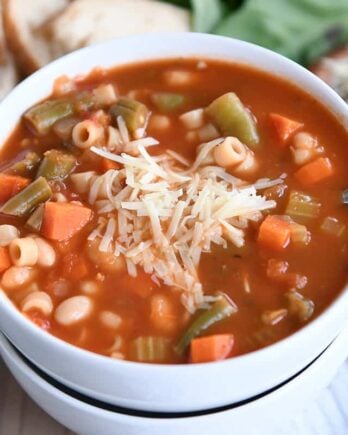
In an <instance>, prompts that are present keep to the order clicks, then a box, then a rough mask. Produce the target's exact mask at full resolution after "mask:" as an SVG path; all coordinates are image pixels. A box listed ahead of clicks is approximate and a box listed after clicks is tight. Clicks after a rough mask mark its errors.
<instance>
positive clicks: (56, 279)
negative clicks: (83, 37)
mask: <svg viewBox="0 0 348 435" xmlns="http://www.w3.org/2000/svg"><path fill="white" fill-rule="evenodd" d="M2 122H6V120H2ZM347 142H348V137H347V133H346V132H345V131H344V129H343V128H342V127H341V126H340V125H339V123H338V121H337V120H336V119H335V118H334V117H333V116H332V115H331V114H330V113H329V112H328V110H327V109H326V108H325V107H324V106H323V105H321V104H320V103H319V102H317V101H315V100H314V99H313V98H312V97H311V96H310V95H308V94H306V93H305V91H304V90H301V89H299V88H297V87H295V86H294V85H292V84H290V83H288V82H286V81H284V80H282V79H281V78H279V77H275V76H272V75H269V74H268V73H265V72H261V71H258V70H255V69H252V68H250V67H247V66H243V65H238V64H230V63H224V62H222V61H212V60H196V59H191V60H187V59H186V60H183V59H174V60H161V61H154V62H147V63H139V64H134V65H128V66H123V67H119V68H115V69H112V70H107V71H105V70H102V69H98V70H95V71H93V72H92V73H91V74H90V75H88V76H86V77H77V78H75V79H70V78H68V77H60V78H59V79H58V80H57V81H56V82H55V84H54V89H53V93H52V95H51V96H50V97H49V98H48V99H47V100H45V101H42V102H40V103H38V104H37V105H35V106H34V107H32V108H30V109H29V110H27V112H26V113H24V114H23V116H22V119H21V121H20V123H19V125H18V127H17V128H16V129H15V131H14V132H13V134H12V135H11V136H10V138H9V139H8V141H7V142H6V144H5V145H4V147H3V149H2V151H1V166H0V172H1V173H0V274H1V287H2V288H3V290H4V291H5V292H6V294H7V295H8V297H9V298H10V299H11V300H12V301H13V303H14V304H15V305H16V306H17V307H18V309H19V310H20V311H21V312H22V313H23V315H24V316H26V317H27V318H28V319H30V320H31V321H32V322H34V323H35V324H36V325H38V327H40V328H42V329H44V330H46V331H47V332H49V333H51V334H53V335H55V336H57V337H59V338H61V339H63V340H65V341H67V342H69V343H72V344H74V345H76V346H79V347H81V348H84V349H88V350H91V351H93V352H97V353H99V354H102V355H105V356H108V357H110V358H114V359H126V360H132V361H141V362H149V363H200V362H209V361H216V360H222V359H225V358H229V357H233V356H236V355H240V354H244V353H247V352H251V351H253V350H256V349H259V348H262V347H264V346H267V345H269V344H271V343H274V342H276V341H278V340H280V339H282V338H284V337H286V336H288V335H289V334H292V333H294V332H295V331H297V330H298V329H299V328H301V327H302V326H303V325H306V324H307V323H308V322H309V321H311V320H312V319H313V318H315V317H316V316H318V315H319V314H320V313H321V312H322V311H323V310H324V309H325V308H326V307H327V306H328V305H329V304H330V303H331V302H332V301H333V300H334V299H335V297H336V296H337V295H338V294H339V293H340V292H341V291H342V289H343V287H344V285H345V283H346V278H347V272H346V271H347V260H348V251H347V224H348V210H347V206H345V205H344V203H345V202H348V194H347V192H345V188H346V187H347V186H348V172H347V170H346V167H347V163H348V151H347V150H348V148H347Z"/></svg>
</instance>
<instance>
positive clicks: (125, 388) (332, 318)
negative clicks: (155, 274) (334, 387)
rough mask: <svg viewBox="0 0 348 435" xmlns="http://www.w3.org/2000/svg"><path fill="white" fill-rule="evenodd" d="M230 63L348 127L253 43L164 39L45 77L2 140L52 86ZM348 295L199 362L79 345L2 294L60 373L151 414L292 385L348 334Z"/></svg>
mask: <svg viewBox="0 0 348 435" xmlns="http://www.w3.org/2000/svg"><path fill="white" fill-rule="evenodd" d="M182 56H183V57H196V58H198V59H200V58H213V59H224V60H226V61H235V62H240V63H244V64H248V65H252V66H255V67H258V68H259V69H262V70H265V71H270V72H272V73H273V74H275V75H279V76H282V77H285V78H287V79H288V80H289V81H291V82H293V83H295V84H296V85H298V86H301V87H302V88H304V89H306V90H307V92H308V93H310V94H312V95H314V96H315V97H316V98H317V99H318V100H321V101H322V102H323V103H324V104H325V105H326V107H327V108H328V110H330V111H331V112H332V113H333V114H334V115H335V116H336V117H337V118H338V119H339V120H340V121H341V122H342V123H343V124H345V126H346V127H347V123H348V108H347V106H346V105H345V104H344V103H343V101H342V100H341V99H340V98H339V97H338V96H337V95H336V94H335V93H334V92H333V91H332V90H331V89H330V88H329V87H328V86H326V85H325V84H324V83H323V82H322V81H321V80H319V79H318V78H316V77H315V76H314V75H312V74H311V73H310V72H308V71H307V70H305V69H304V68H302V67H300V66H299V65H297V64H295V63H294V62H292V61H290V60H288V59H286V58H284V57H282V56H279V55H278V54H275V53H273V52H271V51H268V50H265V49H263V48H260V47H257V46H255V45H251V44H248V43H245V42H241V41H237V40H233V39H229V38H223V37H218V36H211V35H201V34H157V35H144V36H136V37H131V38H125V39H117V40H113V41H110V42H107V43H104V44H101V45H96V46H93V47H89V48H85V49H82V50H79V51H77V52H75V53H72V54H69V55H67V56H65V57H63V58H61V59H59V60H57V61H55V62H53V63H51V64H50V65H48V66H47V67H45V68H43V69H42V70H40V71H38V72H37V73H35V74H34V75H32V76H31V77H29V78H28V79H26V80H25V81H24V82H22V83H21V84H19V85H18V86H17V87H16V89H15V90H14V91H13V92H12V93H11V94H10V95H9V96H8V97H7V98H6V99H5V100H4V101H3V102H2V103H1V104H0V119H1V123H0V143H3V141H4V140H5V139H6V138H7V137H8V135H9V134H10V132H11V130H12V129H13V128H14V126H15V125H16V123H17V122H18V120H19V118H20V116H21V114H22V113H23V112H24V111H25V110H26V109H27V108H28V107H30V106H31V105H33V104H34V103H36V102H37V101H39V100H41V99H43V98H44V97H46V96H47V95H49V93H50V92H51V88H52V83H53V80H54V79H55V78H56V77H58V76H60V75H62V74H69V75H71V76H74V75H77V74H84V73H87V72H89V71H90V70H91V69H92V68H94V67H96V66H102V67H110V66H115V65H121V64H127V63H129V62H136V61H142V60H146V59H159V58H177V57H182ZM347 306H348V291H347V290H345V291H344V292H342V294H341V295H340V296H339V297H338V298H337V299H336V301H335V302H334V303H333V304H332V305H331V306H330V307H329V308H328V309H327V310H326V311H325V312H324V313H323V314H322V315H321V316H319V317H318V318H317V319H315V320H314V321H313V322H311V323H310V324H309V325H308V326H306V327H305V328H303V329H302V330H301V331H299V332H297V333H296V334H294V335H292V336H290V337H289V338H287V339H285V340H282V341H280V342H278V343H276V344H274V345H272V346H269V347H267V348H265V349H263V350H259V351H257V352H253V353H250V354H248V355H244V356H240V357H236V358H232V359H229V360H226V361H222V362H218V363H210V364H196V365H168V366H160V365H148V364H139V363H132V362H123V361H115V360H112V359H109V358H106V357H102V356H99V355H95V354H92V353H90V352H86V351H83V350H81V349H78V348H76V347H73V346H71V345H69V344H67V343H65V342H63V341H60V340H58V339H57V338H55V337H53V336H51V335H49V334H47V333H45V332H43V331H42V330H41V329H39V328H37V327H36V326H34V325H33V324H32V323H30V322H29V321H28V320H26V319H25V318H24V317H23V316H22V315H21V314H20V313H19V312H18V311H17V310H16V309H15V308H14V306H13V305H12V303H11V302H10V301H9V300H8V299H7V297H6V296H5V295H4V294H2V292H1V291H0V329H1V330H2V331H3V332H4V333H5V334H6V335H7V336H8V337H9V338H10V339H11V341H12V342H13V343H14V344H15V345H16V347H18V348H19V349H20V350H21V351H22V352H23V353H24V354H25V355H26V356H27V357H28V358H29V359H30V360H32V361H34V362H35V364H37V365H38V366H39V367H40V368H42V369H43V370H44V371H46V372H47V373H49V374H50V375H51V376H52V377H54V378H56V379H57V380H59V381H61V382H63V383H65V384H66V385H68V386H69V387H72V388H74V389H75V390H78V391H80V392H82V393H85V394H87V395H89V396H91V397H94V398H97V399H100V400H104V401H106V402H110V403H113V404H117V405H120V406H124V407H128V408H134V409H142V410H150V411H168V412H175V411H194V410H200V409H209V408H214V407H218V406H223V405H226V404H228V403H234V402H238V401H241V400H244V399H246V398H250V397H253V396H255V395H257V394H259V393H261V392H264V391H266V390H268V389H270V388H272V387H274V386H276V385H278V384H280V383H282V382H283V381H285V380H286V379H289V378H290V377H291V376H293V375H294V374H296V373H298V372H299V371H300V370H301V369H302V368H304V367H305V366H306V365H307V364H308V363H310V362H311V361H312V360H313V359H314V358H315V357H316V356H317V355H319V354H320V352H321V351H322V350H323V349H324V348H325V347H326V346H327V345H328V344H329V343H330V342H331V341H332V340H333V339H334V337H336V336H337V334H338V333H339V332H340V331H341V330H342V328H343V324H344V322H345V320H346V317H347Z"/></svg>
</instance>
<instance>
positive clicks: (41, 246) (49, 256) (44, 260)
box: [34, 237, 57, 267]
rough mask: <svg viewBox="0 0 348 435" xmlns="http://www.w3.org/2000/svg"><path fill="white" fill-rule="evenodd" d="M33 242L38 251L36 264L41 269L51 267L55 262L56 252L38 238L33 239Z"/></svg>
mask: <svg viewBox="0 0 348 435" xmlns="http://www.w3.org/2000/svg"><path fill="white" fill-rule="evenodd" d="M34 241H35V243H36V246H37V249H38V258H37V264H38V265H39V266H41V267H52V266H53V265H54V264H55V262H56V258H57V256H56V251H55V250H54V249H53V247H52V246H51V245H50V244H49V243H48V242H46V240H44V239H41V238H40V237H38V238H36V239H34Z"/></svg>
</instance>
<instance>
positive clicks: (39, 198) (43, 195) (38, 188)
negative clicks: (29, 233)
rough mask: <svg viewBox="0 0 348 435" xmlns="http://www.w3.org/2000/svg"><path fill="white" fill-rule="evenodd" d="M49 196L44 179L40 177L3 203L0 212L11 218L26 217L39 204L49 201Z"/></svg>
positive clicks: (49, 189) (48, 188)
mask: <svg viewBox="0 0 348 435" xmlns="http://www.w3.org/2000/svg"><path fill="white" fill-rule="evenodd" d="M51 195H52V191H51V188H50V186H49V184H48V182H47V180H46V178H44V177H40V178H37V179H36V180H35V181H33V182H32V183H31V184H29V186H27V187H26V188H25V189H23V190H22V191H21V192H19V193H17V195H15V196H13V197H12V198H10V199H9V200H8V201H7V202H5V204H4V205H3V206H2V207H1V209H0V212H1V213H5V214H9V215H12V216H20V217H21V216H26V215H28V214H29V213H30V212H31V211H32V210H33V209H34V208H35V207H37V206H38V205H39V204H41V203H42V202H45V201H47V200H48V199H50V197H51Z"/></svg>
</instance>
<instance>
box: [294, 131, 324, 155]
mask: <svg viewBox="0 0 348 435" xmlns="http://www.w3.org/2000/svg"><path fill="white" fill-rule="evenodd" d="M293 144H294V147H295V148H296V149H306V150H311V149H313V148H316V147H317V146H318V141H317V139H316V138H315V137H314V136H312V135H311V134H310V133H306V132H305V131H301V132H300V133H297V134H295V136H294V139H293Z"/></svg>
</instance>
